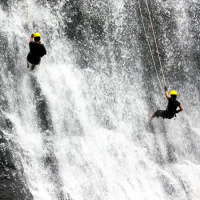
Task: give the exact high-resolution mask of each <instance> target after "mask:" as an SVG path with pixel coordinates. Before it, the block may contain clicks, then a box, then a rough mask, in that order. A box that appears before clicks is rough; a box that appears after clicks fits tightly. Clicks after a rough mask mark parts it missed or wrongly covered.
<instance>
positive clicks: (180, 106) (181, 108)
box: [176, 104, 183, 113]
mask: <svg viewBox="0 0 200 200" xmlns="http://www.w3.org/2000/svg"><path fill="white" fill-rule="evenodd" d="M179 108H180V110H177V111H176V113H179V112H181V111H182V110H183V107H182V105H181V104H180V105H179Z"/></svg>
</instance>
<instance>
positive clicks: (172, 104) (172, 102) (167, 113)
mask: <svg viewBox="0 0 200 200" xmlns="http://www.w3.org/2000/svg"><path fill="white" fill-rule="evenodd" d="M165 96H166V98H167V99H168V105H167V109H166V110H157V111H156V112H155V113H154V114H153V115H152V117H151V120H152V119H153V118H154V117H163V119H164V118H167V119H171V118H173V117H174V116H176V113H179V112H181V111H182V110H183V107H182V105H181V104H180V102H179V101H177V100H176V98H177V96H178V93H177V92H176V91H175V90H172V91H171V92H170V96H171V97H170V96H169V95H168V92H167V86H165ZM178 107H179V108H180V109H179V110H176V109H177V108H178Z"/></svg>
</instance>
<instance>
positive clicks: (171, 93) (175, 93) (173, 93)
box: [170, 90, 178, 96]
mask: <svg viewBox="0 0 200 200" xmlns="http://www.w3.org/2000/svg"><path fill="white" fill-rule="evenodd" d="M172 95H176V96H178V93H177V91H175V90H172V91H171V92H170V96H172Z"/></svg>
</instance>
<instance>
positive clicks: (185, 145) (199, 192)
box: [138, 0, 200, 198]
mask: <svg viewBox="0 0 200 200" xmlns="http://www.w3.org/2000/svg"><path fill="white" fill-rule="evenodd" d="M145 2H146V7H147V10H148V15H149V20H150V23H151V28H152V32H153V37H154V42H155V46H156V51H157V55H158V59H159V64H160V68H161V71H162V76H163V81H164V84H165V86H166V82H165V76H164V72H163V67H162V63H161V59H160V56H159V51H158V45H157V41H156V37H155V32H154V28H153V23H152V19H151V14H150V10H149V6H148V2H147V0H145ZM138 4H139V1H138ZM139 8H140V4H139ZM140 12H141V8H140ZM141 13H142V12H141ZM141 15H142V14H141ZM142 22H143V19H142ZM143 27H144V23H143ZM145 34H146V31H145ZM153 62H154V61H153ZM176 121H177V124H178V127H179V130H180V133H181V138H182V141H183V143H184V147H185V151H186V152H187V155H188V158H189V160H190V162H191V163H190V166H191V170H192V174H193V177H194V181H195V184H196V187H197V191H198V195H199V198H200V190H199V187H198V183H197V179H196V174H195V172H194V168H193V166H192V157H191V155H190V152H189V150H188V146H187V144H186V140H185V138H184V135H183V131H182V129H181V126H180V123H179V120H178V117H176Z"/></svg>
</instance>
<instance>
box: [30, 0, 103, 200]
mask: <svg viewBox="0 0 200 200" xmlns="http://www.w3.org/2000/svg"><path fill="white" fill-rule="evenodd" d="M28 14H29V19H30V26H31V31H32V33H33V20H32V12H31V8H30V0H28ZM42 64H43V66H44V69H45V72H46V74H47V76H48V79H49V82H50V84H51V87H52V88H53V90H54V93H55V94H56V96H57V99H58V102H59V105H60V106H61V108H62V110H63V111H64V114H65V116H66V117H67V111H66V110H65V108H64V106H63V104H62V103H61V101H60V98H59V95H58V92H57V90H56V88H55V86H54V84H53V81H52V80H51V78H50V75H49V73H48V71H47V69H46V65H45V63H44V62H43V61H42ZM67 118H68V117H67ZM72 127H73V126H72ZM72 132H73V135H74V136H77V137H76V139H77V140H78V143H79V145H80V147H81V149H82V153H83V156H84V157H85V161H86V163H87V165H88V167H89V169H90V171H91V174H92V176H93V178H94V180H95V183H96V185H97V187H98V189H99V192H100V195H101V197H102V199H103V200H104V199H105V198H104V195H103V192H102V190H101V188H100V185H99V183H98V181H97V178H96V176H95V173H94V170H93V168H92V167H91V165H90V164H89V161H88V160H89V159H88V156H87V154H86V151H85V150H84V148H83V145H82V143H81V141H80V138H79V137H78V135H77V133H76V131H74V129H72Z"/></svg>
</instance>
